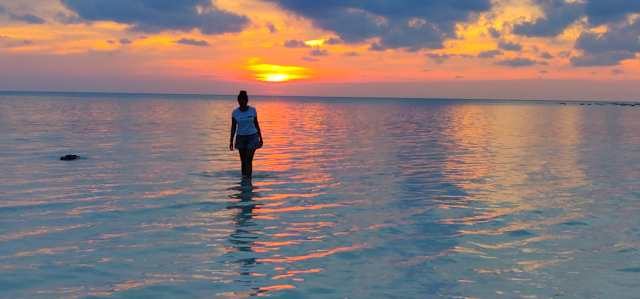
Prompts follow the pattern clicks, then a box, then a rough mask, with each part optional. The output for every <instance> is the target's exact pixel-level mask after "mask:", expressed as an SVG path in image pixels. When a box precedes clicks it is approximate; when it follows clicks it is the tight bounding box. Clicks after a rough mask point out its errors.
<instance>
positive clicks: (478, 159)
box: [0, 93, 640, 298]
mask: <svg viewBox="0 0 640 299" xmlns="http://www.w3.org/2000/svg"><path fill="white" fill-rule="evenodd" d="M249 104H250V105H252V106H254V107H256V108H257V110H258V117H259V120H260V124H261V127H262V130H263V135H264V138H265V146H264V148H263V149H260V150H258V152H257V154H256V158H255V162H254V174H255V176H254V178H253V179H250V180H249V179H242V178H241V176H240V166H239V159H238V153H237V152H231V151H229V149H228V140H229V131H230V130H229V129H230V123H231V119H230V115H231V111H232V110H233V109H234V108H235V107H236V106H237V103H236V101H235V99H234V97H232V96H169V95H166V96H165V95H117V94H116V95H113V94H25V93H2V94H0V169H1V171H0V191H1V192H0V298H218V297H219V298H224V297H230V298H244V297H250V296H256V295H257V296H268V297H271V298H637V296H638V295H637V294H638V293H640V260H639V257H640V255H639V251H638V250H639V249H640V218H639V217H638V214H639V213H640V179H639V176H640V164H639V162H640V129H639V128H640V108H639V107H630V106H627V107H620V106H609V105H606V106H587V105H584V106H581V105H578V104H572V103H570V104H569V105H558V103H557V102H498V101H456V100H417V99H363V98H360V99H353V98H352V99H335V98H301V97H299V98H296V97H292V98H287V97H251V101H250V103H249ZM66 154H77V155H80V156H82V157H83V159H80V160H76V161H60V160H59V157H61V156H63V155H66Z"/></svg>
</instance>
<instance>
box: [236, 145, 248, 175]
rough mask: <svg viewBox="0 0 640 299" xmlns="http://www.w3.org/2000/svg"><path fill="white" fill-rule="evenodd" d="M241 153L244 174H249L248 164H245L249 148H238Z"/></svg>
mask: <svg viewBox="0 0 640 299" xmlns="http://www.w3.org/2000/svg"><path fill="white" fill-rule="evenodd" d="M238 152H239V153H240V162H241V163H242V176H247V166H246V165H245V164H246V163H245V161H246V157H247V150H246V149H238Z"/></svg>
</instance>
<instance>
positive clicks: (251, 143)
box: [236, 133, 260, 149]
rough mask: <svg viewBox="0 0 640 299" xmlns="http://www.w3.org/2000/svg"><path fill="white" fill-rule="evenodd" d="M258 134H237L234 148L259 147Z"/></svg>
mask: <svg viewBox="0 0 640 299" xmlns="http://www.w3.org/2000/svg"><path fill="white" fill-rule="evenodd" d="M259 148H260V135H259V134H258V133H255V134H253V135H238V136H236V149H259Z"/></svg>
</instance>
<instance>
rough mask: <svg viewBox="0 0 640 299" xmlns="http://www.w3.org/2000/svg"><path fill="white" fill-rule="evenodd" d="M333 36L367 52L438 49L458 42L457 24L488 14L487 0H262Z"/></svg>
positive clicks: (488, 4)
mask: <svg viewBox="0 0 640 299" xmlns="http://www.w3.org/2000/svg"><path fill="white" fill-rule="evenodd" d="M264 1H266V2H272V3H275V4H277V5H278V6H280V7H281V8H283V9H285V10H287V11H290V12H293V13H295V14H297V15H299V16H302V17H304V18H307V19H309V20H311V21H312V22H313V24H314V26H315V27H317V28H321V29H324V30H327V31H332V32H334V33H336V34H337V35H339V36H340V39H342V40H343V41H344V42H346V43H365V42H368V41H370V40H377V42H371V50H373V51H384V50H387V49H404V50H406V51H409V52H415V51H419V50H422V49H442V48H444V44H443V43H444V42H445V40H447V39H456V38H458V36H457V34H456V24H457V23H460V22H466V21H469V20H470V18H471V16H472V15H473V14H475V13H481V12H486V11H489V10H491V1H490V0H448V1H442V0H421V1H415V0H376V1H368V0H341V1H300V0H264Z"/></svg>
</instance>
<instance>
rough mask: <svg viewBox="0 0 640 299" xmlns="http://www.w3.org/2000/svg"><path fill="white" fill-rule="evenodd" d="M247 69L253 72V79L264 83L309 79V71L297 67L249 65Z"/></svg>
mask: <svg viewBox="0 0 640 299" xmlns="http://www.w3.org/2000/svg"><path fill="white" fill-rule="evenodd" d="M247 68H248V69H249V70H250V71H253V72H255V74H254V75H253V78H254V79H256V80H259V81H264V82H287V81H291V80H296V79H305V78H309V77H310V75H309V71H310V69H308V68H304V67H299V66H282V65H274V64H259V65H250V66H248V67H247Z"/></svg>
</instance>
